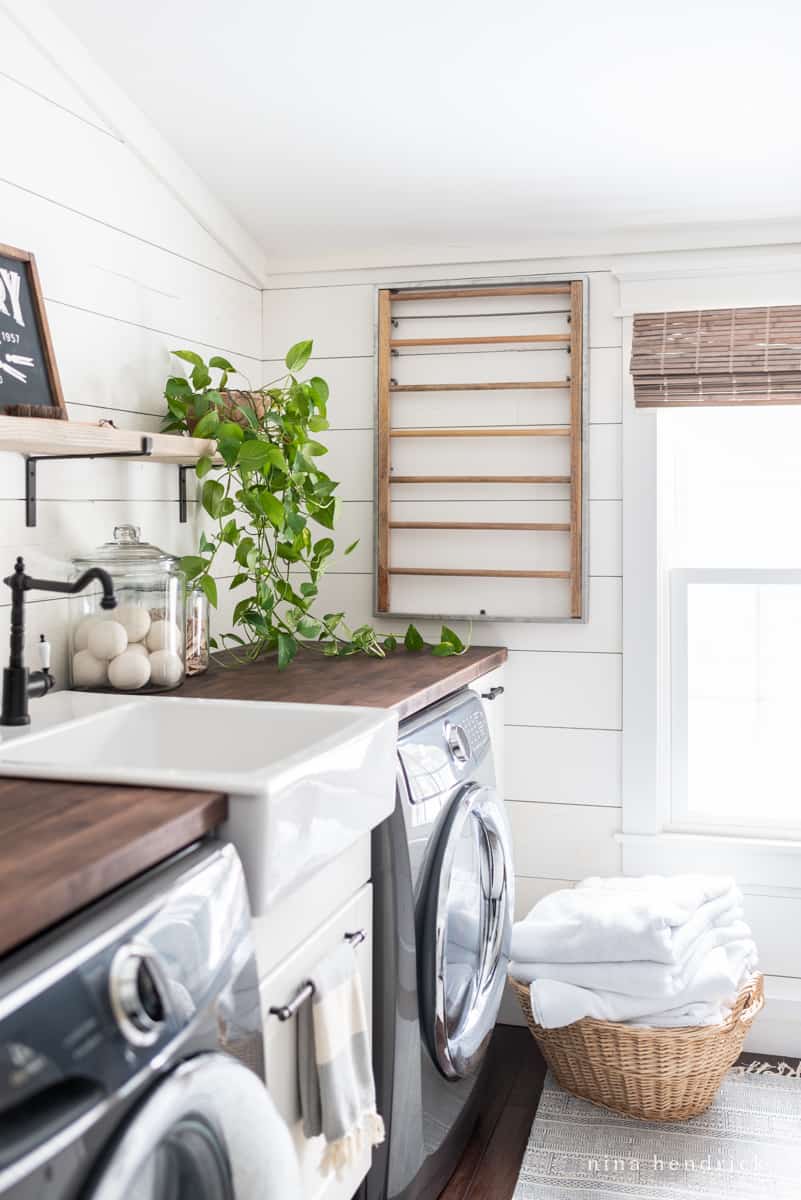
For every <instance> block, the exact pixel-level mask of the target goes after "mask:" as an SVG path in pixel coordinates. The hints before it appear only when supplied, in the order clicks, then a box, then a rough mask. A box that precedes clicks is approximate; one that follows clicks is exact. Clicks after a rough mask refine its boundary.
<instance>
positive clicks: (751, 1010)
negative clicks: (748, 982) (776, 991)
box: [739, 984, 765, 1025]
mask: <svg viewBox="0 0 801 1200" xmlns="http://www.w3.org/2000/svg"><path fill="white" fill-rule="evenodd" d="M750 990H751V995H750V997H749V999H748V1003H747V1004H746V1006H745V1008H744V1009H743V1010H742V1012H741V1013H740V1016H739V1021H740V1023H741V1024H743V1025H750V1024H751V1022H752V1021H753V1020H754V1017H756V1016H758V1015H759V1013H761V1012H762V1009H763V1008H764V1007H765V993H764V991H763V990H762V988H761V987H758V986H757V985H756V984H755V985H754V986H753V988H751V989H750Z"/></svg>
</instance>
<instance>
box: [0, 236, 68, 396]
mask: <svg viewBox="0 0 801 1200" xmlns="http://www.w3.org/2000/svg"><path fill="white" fill-rule="evenodd" d="M0 416H12V417H56V418H61V419H65V418H66V416H67V410H66V407H65V405H64V397H63V395H62V392H61V382H60V380H59V377H58V368H57V367H56V359H55V355H54V353H53V343H52V341H51V338H50V329H49V327H48V324H47V315H46V313H45V307H44V300H43V298H42V289H41V286H40V284H39V273H38V272H37V270H36V261H35V259H34V257H33V255H32V254H29V253H28V252H27V251H26V250H15V249H14V247H13V246H4V245H2V243H0Z"/></svg>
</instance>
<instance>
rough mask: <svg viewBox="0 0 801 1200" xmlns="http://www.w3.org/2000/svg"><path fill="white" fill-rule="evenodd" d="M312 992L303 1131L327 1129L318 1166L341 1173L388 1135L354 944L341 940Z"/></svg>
mask: <svg viewBox="0 0 801 1200" xmlns="http://www.w3.org/2000/svg"><path fill="white" fill-rule="evenodd" d="M309 978H310V980H311V982H312V984H313V985H314V992H313V994H312V997H311V999H310V1000H307V1002H306V1003H305V1004H304V1005H303V1008H302V1009H301V1010H300V1013H299V1014H298V1059H299V1069H298V1074H299V1080H300V1104H301V1111H302V1113H303V1132H304V1134H305V1136H306V1137H307V1138H314V1137H318V1136H319V1135H320V1134H323V1136H324V1137H325V1140H326V1143H327V1144H326V1149H325V1153H324V1155H323V1159H322V1162H321V1164H320V1169H321V1171H322V1172H323V1174H329V1173H330V1172H331V1170H332V1169H333V1170H334V1171H335V1172H336V1174H337V1177H339V1176H340V1175H341V1173H342V1171H343V1169H344V1168H345V1167H346V1166H348V1165H349V1164H350V1163H351V1162H352V1161H353V1160H354V1158H355V1157H356V1156H357V1155H359V1154H360V1153H361V1152H362V1148H363V1147H364V1146H365V1145H367V1146H377V1145H379V1144H380V1143H381V1142H383V1140H384V1122H383V1121H382V1120H381V1117H380V1116H379V1115H378V1113H377V1112H376V1107H375V1104H376V1100H375V1081H374V1079H373V1063H372V1055H371V1051H370V1039H369V1034H368V1030H367V1015H366V1013H365V1008H364V996H363V994H362V983H361V978H360V976H359V970H358V966H357V962H356V956H355V953H354V949H353V947H352V946H351V945H350V943H349V942H345V943H344V944H343V945H342V946H339V947H338V948H337V949H336V950H335V951H334V952H333V953H332V954H330V955H329V956H328V957H327V958H325V959H323V960H322V962H320V963H319V964H318V965H317V967H316V968H315V970H314V971H312V973H311V975H310V977H309Z"/></svg>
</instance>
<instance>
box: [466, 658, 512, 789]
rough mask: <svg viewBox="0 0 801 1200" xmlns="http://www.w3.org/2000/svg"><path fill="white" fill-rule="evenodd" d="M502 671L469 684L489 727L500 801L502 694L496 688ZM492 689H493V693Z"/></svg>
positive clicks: (501, 782)
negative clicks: (480, 705)
mask: <svg viewBox="0 0 801 1200" xmlns="http://www.w3.org/2000/svg"><path fill="white" fill-rule="evenodd" d="M503 679H504V669H503V667H496V668H495V670H494V671H488V672H487V674H486V675H480V676H479V678H478V679H476V680H475V681H474V682H473V683H471V684H470V687H471V688H472V690H473V691H474V692H475V693H476V694H477V695H478V696H480V697H481V703H482V705H483V708H484V716H485V717H486V718H487V724H488V725H489V731H490V737H491V738H492V756H493V759H494V760H495V790H496V791H497V793H498V795H499V796H500V797H501V799H504V798H505V795H506V793H505V792H504V790H503V713H504V705H503V699H504V697H503V692H502V691H501V692H499V691H497V689H498V688H502V687H503V686H504V682H503ZM493 689H495V690H494V691H493Z"/></svg>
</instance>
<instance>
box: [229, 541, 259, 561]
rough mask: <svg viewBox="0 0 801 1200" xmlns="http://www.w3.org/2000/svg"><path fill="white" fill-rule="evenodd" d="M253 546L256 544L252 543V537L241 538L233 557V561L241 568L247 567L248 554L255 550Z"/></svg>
mask: <svg viewBox="0 0 801 1200" xmlns="http://www.w3.org/2000/svg"><path fill="white" fill-rule="evenodd" d="M255 545H256V543H255V542H254V541H253V538H252V537H244V538H242V541H241V542H240V543H239V545H238V546H237V548H236V554H235V555H234V560H235V561H236V562H238V563H239V565H240V566H241V567H246V566H247V565H248V554H249V553H250V551H251V550H253V549H254V548H255Z"/></svg>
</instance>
